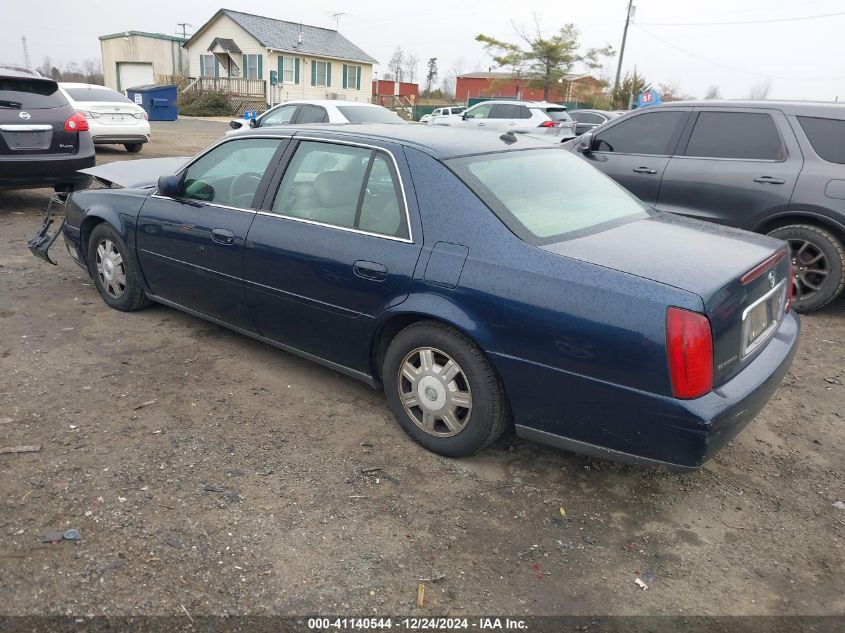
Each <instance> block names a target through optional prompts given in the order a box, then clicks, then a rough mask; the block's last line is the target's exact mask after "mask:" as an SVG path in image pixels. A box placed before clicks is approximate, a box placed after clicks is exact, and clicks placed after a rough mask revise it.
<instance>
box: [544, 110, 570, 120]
mask: <svg viewBox="0 0 845 633" xmlns="http://www.w3.org/2000/svg"><path fill="white" fill-rule="evenodd" d="M546 114H548V115H549V118H550V119H551V120H552V121H571V120H572V117H571V116H569V113H568V112H567V111H566V110H564V109H563V108H546Z"/></svg>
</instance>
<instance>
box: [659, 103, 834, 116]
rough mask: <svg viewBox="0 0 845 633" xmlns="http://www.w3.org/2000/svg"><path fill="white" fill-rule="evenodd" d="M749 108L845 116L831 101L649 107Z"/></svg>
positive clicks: (692, 104) (799, 113) (675, 104)
mask: <svg viewBox="0 0 845 633" xmlns="http://www.w3.org/2000/svg"><path fill="white" fill-rule="evenodd" d="M677 107H687V108H689V107H694V108H749V109H765V110H780V111H781V112H783V113H785V114H796V115H808V116H813V115H815V116H819V115H822V116H825V115H828V116H835V117H843V116H845V104H843V103H832V102H829V101H786V100H783V101H776V100H768V99H767V100H756V101H755V100H750V99H711V100H707V101H672V102H669V103H661V104H659V105H654V106H648V108H649V109H652V108H660V109H666V108H677Z"/></svg>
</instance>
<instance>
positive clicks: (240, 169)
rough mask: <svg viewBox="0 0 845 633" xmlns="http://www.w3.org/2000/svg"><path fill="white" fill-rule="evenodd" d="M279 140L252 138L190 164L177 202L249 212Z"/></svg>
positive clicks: (233, 143)
mask: <svg viewBox="0 0 845 633" xmlns="http://www.w3.org/2000/svg"><path fill="white" fill-rule="evenodd" d="M281 143H282V141H281V140H280V139H269V138H251V139H238V140H233V141H228V142H226V143H223V144H221V145H218V146H217V147H215V148H214V149H212V150H211V151H210V152H208V153H207V154H205V155H203V156H202V157H201V158H199V159H198V160H197V161H196V162H194V163H193V164H191V165H190V166H189V167H188V169H187V171H186V172H185V177H184V178H183V179H182V189H181V192H180V194H179V197H180V198H184V199H189V200H200V201H202V202H210V203H213V204H216V205H221V206H227V207H235V208H238V209H249V208H251V207H252V203H253V198H254V197H255V193H256V192H257V191H258V185H259V184H260V183H261V179H262V178H263V177H264V172H265V171H267V166H268V165H269V164H270V161H271V160H272V159H273V155H274V154H275V153H276V151H277V150H278V149H279V145H280V144H281Z"/></svg>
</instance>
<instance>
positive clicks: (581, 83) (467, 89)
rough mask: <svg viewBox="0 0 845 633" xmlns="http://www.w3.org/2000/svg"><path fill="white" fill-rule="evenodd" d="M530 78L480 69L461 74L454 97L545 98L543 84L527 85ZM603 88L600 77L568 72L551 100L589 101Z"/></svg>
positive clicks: (551, 96)
mask: <svg viewBox="0 0 845 633" xmlns="http://www.w3.org/2000/svg"><path fill="white" fill-rule="evenodd" d="M526 83H527V81H526V80H525V79H519V78H517V77H515V76H514V75H513V73H506V72H486V73H484V72H481V73H468V74H466V75H461V76H460V77H458V78H457V80H456V82H455V101H459V102H461V101H464V102H465V101H467V100H469V99H474V98H478V97H502V98H510V99H522V100H525V101H542V100H543V89H542V88H527V87H526V85H525V84H526ZM603 89H604V85H603V84H602V82H601V81H599V80H598V79H596V78H595V77H592V76H591V75H576V74H569V75H566V76H565V77H564V80H563V82H562V83H561V84H560V88H559V89H556V90H551V91H549V101H558V102H565V101H590V100H592V99H593V98H595V97H596V96H597V95H600V94H601V93H602V91H603Z"/></svg>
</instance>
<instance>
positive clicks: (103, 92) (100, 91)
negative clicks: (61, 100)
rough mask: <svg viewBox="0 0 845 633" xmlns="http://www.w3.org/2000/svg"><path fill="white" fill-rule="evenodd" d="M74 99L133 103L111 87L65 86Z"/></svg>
mask: <svg viewBox="0 0 845 633" xmlns="http://www.w3.org/2000/svg"><path fill="white" fill-rule="evenodd" d="M65 92H67V93H68V94H69V95H70V98H71V99H73V100H74V101H106V102H108V103H132V102H131V101H130V100H129V99H127V98H126V97H124V96H123V95H122V94H120V93H119V92H117V91H116V90H112V89H111V88H65Z"/></svg>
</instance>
